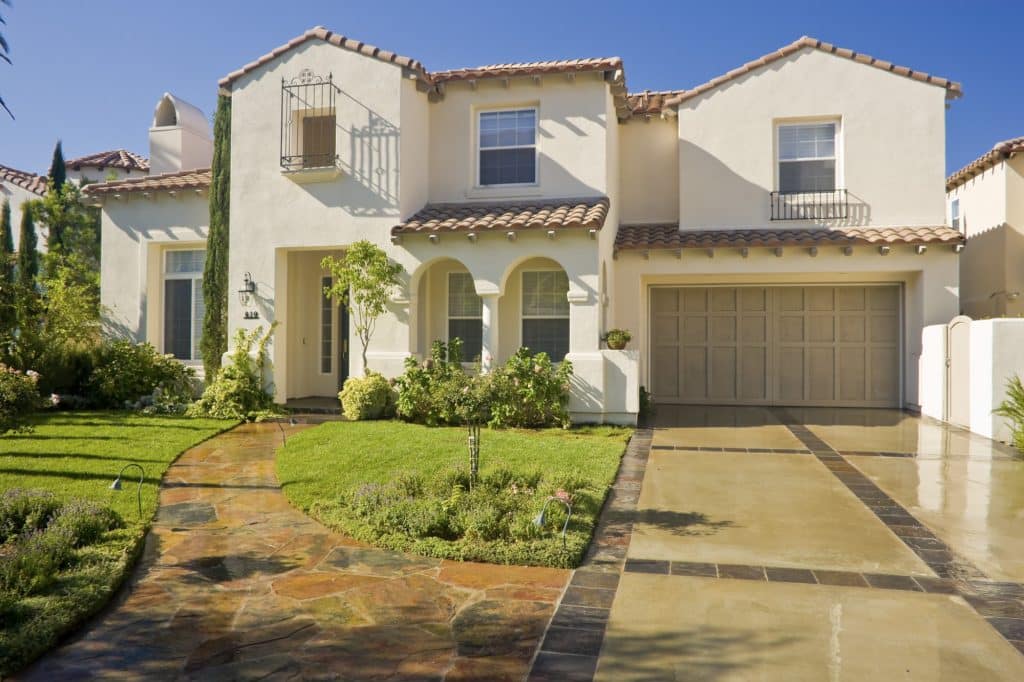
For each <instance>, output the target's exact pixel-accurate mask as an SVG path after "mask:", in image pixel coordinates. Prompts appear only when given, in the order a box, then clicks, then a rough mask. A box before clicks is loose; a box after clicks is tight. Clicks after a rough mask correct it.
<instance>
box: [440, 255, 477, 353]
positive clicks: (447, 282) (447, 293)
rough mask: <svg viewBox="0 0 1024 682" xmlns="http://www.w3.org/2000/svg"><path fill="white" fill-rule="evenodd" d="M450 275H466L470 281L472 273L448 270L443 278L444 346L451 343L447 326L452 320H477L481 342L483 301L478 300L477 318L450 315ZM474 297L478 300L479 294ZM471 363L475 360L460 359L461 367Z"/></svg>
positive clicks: (449, 327) (474, 287) (449, 330)
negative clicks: (478, 310)
mask: <svg viewBox="0 0 1024 682" xmlns="http://www.w3.org/2000/svg"><path fill="white" fill-rule="evenodd" d="M452 275H468V276H469V277H470V278H471V279H472V277H473V273H471V272H468V271H466V270H449V271H448V273H447V275H445V278H444V286H445V291H444V342H445V343H446V344H449V343H451V341H452V339H451V325H450V324H449V323H450V322H451V321H452V320H479V321H480V335H481V340H482V339H483V329H484V302H483V299H481V300H480V315H479V316H476V317H473V316H469V315H452V310H451V307H452V298H451V292H452ZM473 290H474V291H476V286H475V283H474V286H473ZM476 296H477V298H480V294H477V295H476ZM482 346H483V344H482V343H481V348H480V353H481V354H483V347H482ZM473 362H475V360H474V359H473V358H466V357H463V358H462V364H463V365H471V364H473Z"/></svg>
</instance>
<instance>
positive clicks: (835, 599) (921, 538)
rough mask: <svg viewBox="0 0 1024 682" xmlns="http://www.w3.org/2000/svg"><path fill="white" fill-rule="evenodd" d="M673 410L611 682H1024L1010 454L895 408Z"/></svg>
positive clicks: (625, 576) (603, 662) (599, 672)
mask: <svg viewBox="0 0 1024 682" xmlns="http://www.w3.org/2000/svg"><path fill="white" fill-rule="evenodd" d="M658 410H659V412H658V415H657V417H656V420H655V424H654V428H653V434H652V441H651V448H650V451H649V456H648V458H647V465H646V472H645V473H644V476H643V485H642V488H641V490H640V493H639V498H638V501H637V503H636V509H635V512H634V513H633V517H632V518H633V522H632V528H631V530H632V537H631V539H630V541H629V545H628V551H627V552H626V561H625V564H624V571H623V572H622V574H621V578H620V580H619V582H618V584H617V588H616V589H615V594H614V599H613V601H612V603H611V608H610V612H609V614H608V617H607V626H606V630H605V635H604V638H603V642H602V644H601V648H600V654H599V657H598V659H597V665H596V678H597V679H600V680H710V679H713V680H741V679H742V680H1021V679H1024V655H1022V652H1024V584H1022V583H1024V533H1022V532H1021V528H1022V524H1021V521H1022V520H1024V461H1021V460H1019V459H1016V458H1015V457H1014V454H1013V452H1012V451H1011V450H1010V449H1008V448H1006V447H1005V446H1002V445H1000V444H998V443H994V442H992V441H989V440H987V439H983V438H980V437H978V436H974V435H972V434H969V433H966V432H964V431H960V430H957V429H952V428H949V427H946V426H944V425H942V424H939V423H937V422H934V421H930V420H924V419H919V418H917V417H914V416H912V415H909V414H906V413H903V412H899V411H894V410H859V409H845V410H840V409H827V410H826V409H792V408H789V409H763V408H713V407H708V408H700V407H679V408H673V407H671V406H659V408H658ZM581 677H586V675H581ZM566 679H568V678H566Z"/></svg>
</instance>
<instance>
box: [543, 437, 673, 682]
mask: <svg viewBox="0 0 1024 682" xmlns="http://www.w3.org/2000/svg"><path fill="white" fill-rule="evenodd" d="M652 437H653V431H652V430H651V429H650V428H638V429H637V430H636V431H635V432H634V433H633V436H632V438H630V439H629V444H628V445H627V446H626V452H625V454H624V455H623V456H622V461H621V462H620V464H619V471H618V473H617V474H616V476H615V482H614V483H613V484H612V489H611V491H610V492H609V494H608V497H607V499H606V500H605V503H604V507H603V508H602V510H601V516H600V520H599V521H598V524H597V528H596V529H595V530H594V539H593V542H591V545H590V549H589V550H588V552H587V556H586V557H585V558H584V559H583V563H582V564H581V565H580V567H579V568H578V569H576V571H574V572H573V576H572V580H571V581H570V582H569V586H568V587H566V589H565V593H564V594H563V595H562V599H561V601H560V602H559V604H558V607H557V609H556V610H555V615H554V616H552V618H551V622H550V623H549V625H548V629H547V631H546V632H545V633H544V639H543V640H542V641H541V645H540V647H539V649H538V652H537V655H536V657H535V658H534V661H533V667H532V670H531V671H530V676H529V680H531V681H533V682H548V681H556V680H557V681H558V682H576V681H577V680H580V681H586V682H589V681H590V680H592V679H593V678H594V673H595V671H596V670H597V658H598V655H599V654H600V652H601V644H602V642H603V641H604V632H605V628H606V627H607V626H608V616H609V614H610V613H611V606H612V601H613V600H614V599H615V592H616V590H617V589H618V586H619V577H620V575H621V574H622V569H623V566H624V565H625V563H626V549H627V548H628V547H629V540H630V537H631V536H632V534H633V515H634V512H635V511H636V504H637V500H639V499H640V485H641V483H642V482H643V478H644V472H645V471H646V469H647V458H648V456H649V454H650V450H651V438H652Z"/></svg>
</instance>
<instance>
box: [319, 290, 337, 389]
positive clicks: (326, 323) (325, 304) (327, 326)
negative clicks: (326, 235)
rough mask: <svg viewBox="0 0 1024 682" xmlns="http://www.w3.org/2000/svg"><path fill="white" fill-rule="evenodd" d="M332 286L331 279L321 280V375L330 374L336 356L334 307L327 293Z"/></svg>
mask: <svg viewBox="0 0 1024 682" xmlns="http://www.w3.org/2000/svg"><path fill="white" fill-rule="evenodd" d="M330 286H331V278H330V277H324V278H322V279H321V280H320V373H321V374H330V373H331V365H332V363H333V355H334V307H333V306H332V305H331V297H330V296H328V295H327V294H326V293H324V292H325V290H326V289H327V288H329V287H330Z"/></svg>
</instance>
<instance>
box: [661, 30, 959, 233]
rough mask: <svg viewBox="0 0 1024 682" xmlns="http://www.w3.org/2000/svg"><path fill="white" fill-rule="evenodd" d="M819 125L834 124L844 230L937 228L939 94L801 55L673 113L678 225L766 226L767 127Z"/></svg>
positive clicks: (771, 145) (770, 152) (770, 165)
mask: <svg viewBox="0 0 1024 682" xmlns="http://www.w3.org/2000/svg"><path fill="white" fill-rule="evenodd" d="M819 117H820V118H821V119H833V120H839V121H840V133H839V138H840V148H841V149H840V152H839V154H840V158H839V161H838V164H837V184H839V186H840V187H845V188H846V189H847V190H848V191H849V201H850V219H849V220H846V221H843V224H848V225H853V224H856V225H876V226H884V225H941V224H942V223H943V215H944V213H943V187H944V184H943V179H944V176H943V169H944V155H945V90H944V89H943V88H939V87H936V86H934V85H928V84H925V83H921V82H918V81H914V80H912V79H910V78H906V77H904V76H899V75H895V74H891V73H887V72H885V71H883V70H881V69H876V68H871V67H868V66H865V65H863V64H859V63H856V62H854V61H852V60H850V59H845V58H842V57H837V56H835V55H829V54H826V53H824V52H821V51H819V50H815V49H811V48H807V49H804V50H801V51H799V52H797V53H794V54H793V55H792V56H790V57H787V58H785V59H781V60H778V61H776V62H773V63H772V64H771V65H770V66H768V67H764V68H760V69H757V70H755V71H753V72H751V73H749V74H747V75H744V76H740V77H739V78H736V79H735V80H733V81H730V82H729V83H727V84H725V85H723V86H721V87H718V88H716V89H714V90H711V91H709V92H707V93H705V94H703V95H701V96H699V97H695V98H693V99H690V100H687V101H685V102H683V103H682V104H681V105H680V107H679V138H680V158H679V181H680V187H681V189H680V197H679V201H680V208H679V211H680V221H681V224H682V225H683V226H684V227H749V226H756V225H768V224H769V222H770V221H769V217H770V213H769V192H770V191H772V190H774V189H775V188H776V178H775V175H776V169H775V166H776V163H775V139H774V138H775V124H776V123H777V122H779V121H784V120H800V119H804V120H808V119H818V118H819ZM839 168H841V170H838V169H839ZM771 224H772V225H773V226H782V225H786V223H781V222H774V223H771ZM794 225H795V226H807V225H808V222H807V221H802V222H799V223H794Z"/></svg>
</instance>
